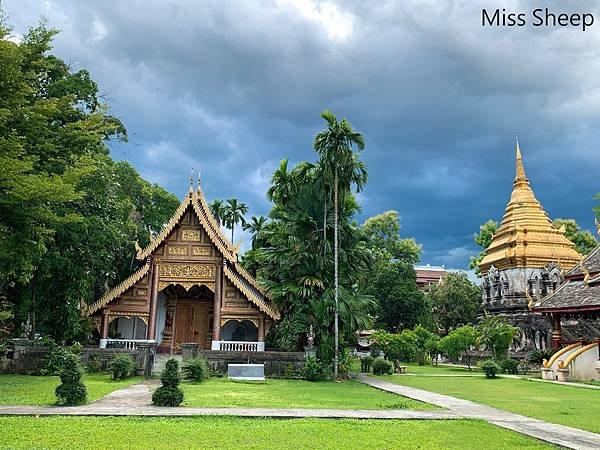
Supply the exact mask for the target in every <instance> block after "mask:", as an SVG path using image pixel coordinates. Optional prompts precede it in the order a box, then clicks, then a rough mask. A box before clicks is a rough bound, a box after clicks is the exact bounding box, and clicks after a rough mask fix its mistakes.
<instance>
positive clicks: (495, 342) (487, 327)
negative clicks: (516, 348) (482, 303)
mask: <svg viewBox="0 0 600 450" xmlns="http://www.w3.org/2000/svg"><path fill="white" fill-rule="evenodd" d="M477 331H478V333H479V336H477V345H478V346H483V347H485V349H486V350H488V351H490V352H491V353H492V357H493V359H502V358H505V357H506V355H507V354H508V350H509V348H510V346H511V344H513V343H514V342H516V341H517V340H518V339H519V338H520V337H521V329H520V328H518V327H514V326H512V325H511V324H509V323H508V321H507V320H506V319H505V318H504V317H502V316H491V315H488V314H486V316H485V318H484V319H483V320H482V321H481V323H480V324H479V325H478V326H477Z"/></svg>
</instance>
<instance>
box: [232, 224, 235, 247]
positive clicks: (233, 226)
mask: <svg viewBox="0 0 600 450" xmlns="http://www.w3.org/2000/svg"><path fill="white" fill-rule="evenodd" d="M234 229H235V224H231V245H233V230H234Z"/></svg>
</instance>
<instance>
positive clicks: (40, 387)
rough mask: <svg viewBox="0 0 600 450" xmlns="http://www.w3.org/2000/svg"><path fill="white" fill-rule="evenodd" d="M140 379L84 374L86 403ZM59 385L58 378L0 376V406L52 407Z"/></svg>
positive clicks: (102, 374) (103, 374)
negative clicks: (113, 379)
mask: <svg viewBox="0 0 600 450" xmlns="http://www.w3.org/2000/svg"><path fill="white" fill-rule="evenodd" d="M140 380H141V378H140V377H132V378H129V379H127V380H122V381H121V380H120V381H112V380H111V377H110V375H107V374H105V373H95V374H86V375H85V376H84V383H85V385H86V387H87V390H88V401H90V402H91V401H94V400H98V399H99V398H100V397H102V396H104V395H106V394H108V393H110V392H112V391H115V390H117V389H120V388H122V387H124V386H127V385H129V384H132V383H137V382H138V381H140ZM59 384H60V379H59V378H58V377H39V376H31V375H0V404H1V405H52V404H54V403H55V402H56V397H55V396H54V389H56V386H58V385H59Z"/></svg>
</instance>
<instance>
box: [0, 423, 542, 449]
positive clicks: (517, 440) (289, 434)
mask: <svg viewBox="0 0 600 450" xmlns="http://www.w3.org/2000/svg"><path fill="white" fill-rule="evenodd" d="M0 429H1V430H2V433H0V447H2V448H11V449H21V448H23V449H25V448H26V449H29V448H37V449H44V448H61V449H96V448H108V447H110V448H111V449H134V448H140V449H147V448H161V449H171V448H173V449H180V448H220V449H230V448H231V449H239V448H251V449H263V448H277V449H314V448H319V449H321V448H331V449H334V448H335V449H338V448H343V449H360V450H366V449H382V448H390V449H391V448H396V449H415V448H436V449H477V450H480V449H482V448H487V449H494V448H502V449H505V448H520V449H524V448H527V449H542V448H551V447H550V446H547V445H545V444H543V443H541V442H538V441H536V440H533V439H531V438H527V437H525V436H522V435H519V434H517V433H513V432H511V431H507V430H504V429H501V428H497V427H495V426H493V425H489V424H487V423H485V422H480V421H475V420H446V421H441V420H439V421H433V420H404V421H403V420H355V419H343V420H330V419H290V420H281V419H249V418H235V417H188V418H162V417H161V418H148V417H146V418H144V417H42V418H34V417H0Z"/></svg>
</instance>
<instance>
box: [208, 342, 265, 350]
mask: <svg viewBox="0 0 600 450" xmlns="http://www.w3.org/2000/svg"><path fill="white" fill-rule="evenodd" d="M211 350H221V351H225V352H264V351H265V343H264V342H253V341H212V345H211Z"/></svg>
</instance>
